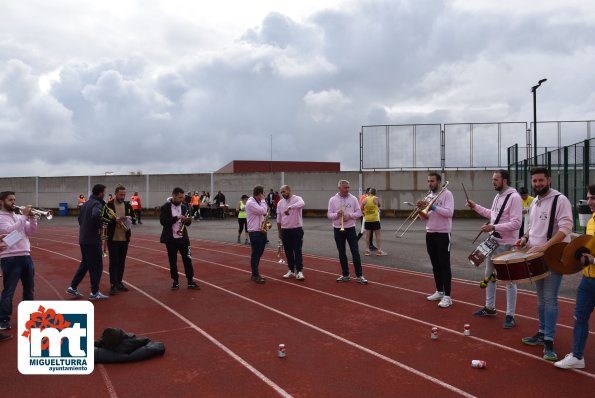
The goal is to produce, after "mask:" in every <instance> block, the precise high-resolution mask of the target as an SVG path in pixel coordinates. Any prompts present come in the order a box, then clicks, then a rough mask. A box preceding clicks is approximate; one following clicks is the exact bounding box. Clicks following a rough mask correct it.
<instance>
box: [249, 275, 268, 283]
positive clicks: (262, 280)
mask: <svg viewBox="0 0 595 398" xmlns="http://www.w3.org/2000/svg"><path fill="white" fill-rule="evenodd" d="M250 279H252V280H253V281H254V282H256V283H258V284H263V283H265V282H266V281H267V280H266V279H265V278H264V277H262V276H260V275H258V276H253V277H251V278H250Z"/></svg>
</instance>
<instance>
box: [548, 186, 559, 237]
mask: <svg viewBox="0 0 595 398" xmlns="http://www.w3.org/2000/svg"><path fill="white" fill-rule="evenodd" d="M558 196H560V195H556V196H554V203H552V211H551V212H550V225H549V227H548V229H547V240H550V239H552V233H553V232H554V221H556V206H557V205H558Z"/></svg>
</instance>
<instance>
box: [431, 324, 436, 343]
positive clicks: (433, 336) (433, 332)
mask: <svg viewBox="0 0 595 398" xmlns="http://www.w3.org/2000/svg"><path fill="white" fill-rule="evenodd" d="M430 337H431V338H432V340H436V339H438V328H437V327H435V326H434V327H433V328H432V333H431V334H430Z"/></svg>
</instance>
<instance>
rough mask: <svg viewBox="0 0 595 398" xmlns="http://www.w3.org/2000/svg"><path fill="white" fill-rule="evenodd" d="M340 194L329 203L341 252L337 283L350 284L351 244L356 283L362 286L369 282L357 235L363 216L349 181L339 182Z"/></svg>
mask: <svg viewBox="0 0 595 398" xmlns="http://www.w3.org/2000/svg"><path fill="white" fill-rule="evenodd" d="M337 188H338V189H339V192H337V193H336V194H335V195H334V196H332V197H331V198H330V199H329V201H328V211H327V214H326V215H327V217H328V219H329V220H332V224H333V233H334V237H335V244H336V245H337V250H338V252H339V263H340V264H341V275H340V276H339V277H338V278H337V282H349V281H350V280H351V278H350V277H349V263H348V261H347V254H346V245H345V243H346V242H347V243H348V244H349V249H350V250H351V257H352V259H353V268H354V269H355V276H356V277H357V279H356V281H357V282H358V283H361V284H362V285H366V284H368V280H367V279H366V278H365V277H364V274H363V272H362V260H361V257H360V255H359V247H358V245H357V233H356V232H355V220H357V219H358V218H360V217H361V216H362V211H361V209H360V207H359V201H358V200H357V198H356V197H355V196H353V195H352V194H350V193H349V181H347V180H339V183H338V184H337Z"/></svg>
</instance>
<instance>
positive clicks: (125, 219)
mask: <svg viewBox="0 0 595 398" xmlns="http://www.w3.org/2000/svg"><path fill="white" fill-rule="evenodd" d="M104 209H105V211H104V214H103V219H104V221H107V222H108V224H107V247H108V249H109V279H110V286H111V288H110V291H109V294H110V295H114V294H117V293H118V292H127V291H128V288H127V287H126V286H124V284H123V283H122V279H124V267H125V266H126V255H127V254H128V244H129V243H130V234H131V233H130V226H131V225H132V217H133V211H132V206H131V205H130V202H127V201H126V188H125V187H124V186H122V185H118V186H116V191H115V196H114V200H113V201H111V202H108V203H107V205H106V207H105V208H104Z"/></svg>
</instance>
